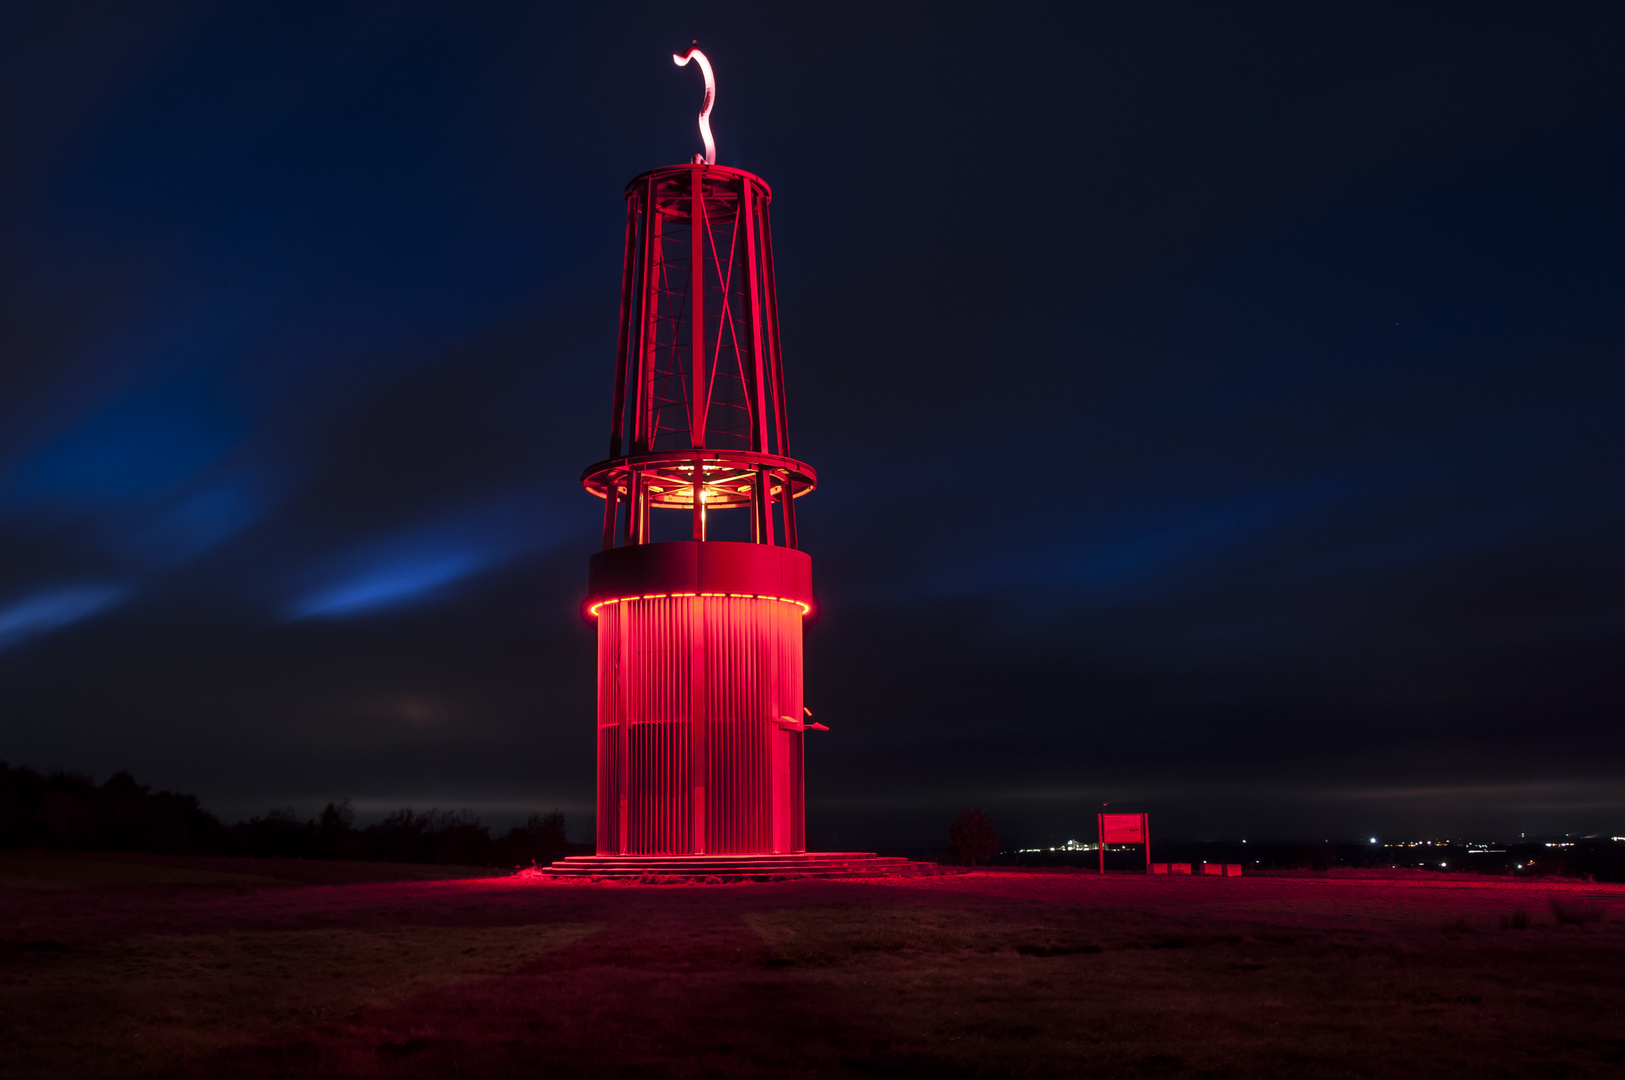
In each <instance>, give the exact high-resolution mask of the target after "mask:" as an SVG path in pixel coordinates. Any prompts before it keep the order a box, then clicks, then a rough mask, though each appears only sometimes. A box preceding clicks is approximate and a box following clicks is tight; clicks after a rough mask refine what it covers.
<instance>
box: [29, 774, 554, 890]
mask: <svg viewBox="0 0 1625 1080" xmlns="http://www.w3.org/2000/svg"><path fill="white" fill-rule="evenodd" d="M0 847H5V848H56V849H67V850H78V851H132V852H146V853H152V854H163V855H248V856H256V857H281V858H290V859H361V860H368V861H376V862H423V863H456V864H459V865H463V866H528V865H530V864H532V863H536V864H538V865H546V864H547V863H550V862H552V861H554V860H555V859H559V858H562V857H563V856H565V855H567V854H570V853H571V852H572V851H573V850H574V847H573V846H572V845H571V844H570V842H569V841H568V840H567V839H566V838H565V834H564V814H562V813H561V812H559V811H557V810H555V811H553V812H552V813H551V814H532V815H531V817H530V819H529V820H528V821H526V822H525V824H523V825H518V826H515V827H514V828H512V829H510V830H509V831H508V833H507V834H506V835H504V836H501V837H492V835H491V831H490V829H489V828H488V827H486V826H484V825H482V824H480V820H479V818H477V817H474V816H473V815H470V814H466V813H445V812H442V811H439V810H431V811H429V812H428V813H425V814H417V813H413V812H412V811H411V810H398V811H396V812H395V813H393V814H391V815H390V816H389V817H387V818H385V819H384V820H382V821H380V822H377V823H376V824H373V825H368V826H365V827H363V828H357V827H356V824H355V814H354V812H353V811H352V810H351V808H350V804H349V801H348V800H345V801H344V802H339V803H328V804H327V807H326V808H325V809H324V810H323V811H322V812H321V813H320V814H319V815H317V816H316V817H313V818H310V819H308V820H305V821H301V820H299V818H298V816H297V815H296V814H295V813H294V812H293V811H292V810H272V811H270V812H269V813H267V814H265V815H264V816H263V817H256V818H250V819H249V820H247V821H242V822H238V823H237V824H235V825H226V824H223V823H222V822H221V821H220V819H219V818H217V817H215V816H214V815H213V814H211V813H209V812H208V811H207V810H205V809H203V807H202V805H201V804H199V802H198V800H197V797H196V796H193V795H177V794H175V793H174V792H171V791H157V792H155V791H153V790H152V789H151V788H150V787H148V786H147V785H145V784H138V783H136V782H135V777H133V776H131V775H130V774H129V773H127V772H120V773H116V774H114V775H113V776H111V777H109V778H108V780H107V781H106V782H105V783H103V784H101V785H100V786H98V785H97V784H96V783H95V781H93V780H92V779H91V778H90V777H88V776H80V775H77V774H74V773H63V772H59V773H51V774H49V775H42V774H40V773H38V772H35V771H34V770H33V769H28V768H15V769H14V768H12V767H10V766H9V765H7V764H6V763H5V762H3V761H0Z"/></svg>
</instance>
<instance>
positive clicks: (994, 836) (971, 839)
mask: <svg viewBox="0 0 1625 1080" xmlns="http://www.w3.org/2000/svg"><path fill="white" fill-rule="evenodd" d="M998 853H999V833H998V830H997V829H995V828H994V827H993V821H992V819H991V818H989V817H988V816H987V814H986V813H984V812H983V811H982V810H981V809H980V808H978V809H973V810H966V811H964V812H962V813H961V814H960V815H959V820H957V821H955V822H954V823H953V827H952V828H950V829H949V830H948V855H949V857H950V858H952V859H953V861H954V862H956V863H959V864H960V865H961V866H977V865H979V864H981V863H986V862H991V861H992V860H993V858H994V856H996V855H998Z"/></svg>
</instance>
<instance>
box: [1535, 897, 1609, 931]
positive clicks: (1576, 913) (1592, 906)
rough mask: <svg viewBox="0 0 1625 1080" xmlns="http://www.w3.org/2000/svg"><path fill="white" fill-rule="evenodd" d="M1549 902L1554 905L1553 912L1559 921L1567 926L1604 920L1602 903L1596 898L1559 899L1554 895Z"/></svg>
mask: <svg viewBox="0 0 1625 1080" xmlns="http://www.w3.org/2000/svg"><path fill="white" fill-rule="evenodd" d="M1547 902H1548V903H1550V904H1551V905H1552V914H1553V915H1554V916H1555V917H1556V918H1557V921H1558V922H1560V923H1563V924H1564V925H1565V926H1584V925H1585V924H1586V923H1594V922H1601V921H1602V905H1601V904H1599V903H1597V902H1596V901H1595V900H1559V899H1558V898H1557V897H1555V896H1553V897H1549V898H1548V900H1547Z"/></svg>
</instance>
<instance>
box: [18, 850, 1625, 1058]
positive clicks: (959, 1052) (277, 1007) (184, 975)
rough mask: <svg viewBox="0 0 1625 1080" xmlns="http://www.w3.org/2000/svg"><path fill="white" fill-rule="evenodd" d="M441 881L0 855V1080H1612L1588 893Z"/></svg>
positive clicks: (406, 875)
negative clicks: (137, 1079) (712, 1079)
mask: <svg viewBox="0 0 1625 1080" xmlns="http://www.w3.org/2000/svg"><path fill="white" fill-rule="evenodd" d="M470 873H476V874H477V873H484V872H480V871H468V870H466V869H465V870H461V871H459V869H458V868H455V867H452V868H447V867H421V866H386V865H380V864H352V863H342V862H298V861H280V860H248V859H234V860H207V859H188V858H180V857H171V858H164V857H155V856H92V855H60V854H56V855H45V854H40V855H26V854H9V855H5V856H0V1076H6V1077H24V1076H69V1077H71V1076H187V1077H194V1076H195V1077H218V1076H233V1077H237V1076H247V1077H259V1076H358V1077H360V1076H368V1077H371V1076H411V1077H420V1076H421V1077H431V1076H433V1077H439V1076H445V1077H487V1076H497V1077H502V1076H583V1075H585V1076H631V1075H660V1076H722V1077H733V1076H775V1077H777V1076H825V1075H837V1076H845V1075H852V1076H875V1075H880V1076H932V1077H958V1076H1027V1075H1032V1076H1114V1077H1115V1076H1122V1077H1142V1076H1205V1077H1248V1076H1291V1077H1344V1076H1400V1075H1403V1076H1407V1077H1433V1076H1468V1075H1471V1076H1474V1077H1495V1076H1535V1075H1539V1076H1542V1077H1562V1076H1618V1075H1621V1073H1622V1071H1625V1024H1622V1023H1621V1019H1620V1018H1621V1017H1622V1016H1625V964H1622V960H1625V921H1622V920H1625V887H1621V886H1612V885H1592V884H1581V883H1575V882H1554V881H1551V880H1544V881H1508V880H1504V879H1494V878H1486V877H1481V876H1476V875H1454V874H1430V875H1423V874H1406V873H1403V872H1400V873H1395V872H1386V873H1381V874H1379V873H1375V872H1373V873H1365V874H1362V873H1358V872H1342V873H1338V872H1334V873H1333V874H1330V875H1320V876H1314V875H1303V876H1257V877H1244V878H1240V879H1213V878H1195V879H1189V878H1187V879H1179V878H1172V879H1170V878H1162V877H1158V878H1146V877H1143V876H1134V875H1127V874H1125V875H1108V876H1107V877H1105V878H1104V879H1102V878H1099V877H1095V876H1093V875H1089V874H1083V873H1078V872H1067V871H1056V872H1043V871H1030V870H1029V871H1002V870H1001V871H995V872H975V873H968V874H964V875H955V876H946V877H938V878H926V879H915V880H881V881H801V882H781V883H772V884H744V885H725V886H663V887H654V886H624V885H610V884H597V885H594V884H569V885H566V884H558V883H552V882H547V881H543V880H539V879H537V878H535V877H534V876H519V877H495V878H493V877H468V876H463V875H467V874H470ZM447 875H457V876H455V877H450V878H448V877H447ZM1559 915H1561V916H1563V917H1564V918H1566V919H1568V920H1571V921H1568V922H1564V921H1562V920H1560V919H1559V917H1558V916H1559ZM1522 924H1526V925H1522Z"/></svg>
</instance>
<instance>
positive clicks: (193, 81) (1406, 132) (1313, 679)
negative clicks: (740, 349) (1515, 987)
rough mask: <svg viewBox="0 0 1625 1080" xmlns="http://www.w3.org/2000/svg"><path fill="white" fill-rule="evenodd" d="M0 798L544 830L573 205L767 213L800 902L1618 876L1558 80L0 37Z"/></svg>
mask: <svg viewBox="0 0 1625 1080" xmlns="http://www.w3.org/2000/svg"><path fill="white" fill-rule="evenodd" d="M0 20H3V22H4V25H3V26H0V102H3V105H0V138H3V139H4V140H5V146H6V162H7V164H6V167H5V168H4V169H0V756H3V757H5V758H7V759H10V760H14V761H18V762H26V763H30V764H35V765H40V766H56V765H60V766H66V767H70V768H75V769H81V770H91V771H95V772H97V773H98V774H105V773H108V772H111V771H112V770H114V769H120V768H129V769H133V770H134V771H136V773H137V774H138V775H139V776H140V777H141V778H142V779H143V780H144V781H147V782H153V783H157V784H159V785H162V786H168V787H173V788H177V789H181V790H187V791H196V792H198V793H199V794H200V795H201V796H202V797H203V798H204V799H205V801H206V802H207V803H208V804H209V805H210V806H212V807H215V808H217V809H219V810H221V811H222V812H224V813H226V814H227V815H228V816H229V815H232V814H237V813H248V812H258V811H260V810H263V809H264V808H266V807H268V806H272V805H283V804H287V803H290V802H292V803H295V804H298V805H300V806H301V807H304V808H309V807H310V806H312V805H313V804H317V803H320V802H322V801H325V800H327V799H329V798H334V797H343V796H351V797H353V798H355V799H356V802H357V805H358V806H360V807H362V808H363V810H367V809H368V808H369V807H370V808H372V809H374V810H379V811H381V810H383V809H385V808H389V807H392V806H393V805H396V804H399V803H403V802H409V803H412V804H414V805H417V806H419V807H420V808H421V807H426V806H428V805H434V804H438V805H441V806H447V807H456V806H471V807H475V808H477V809H480V810H481V811H482V812H485V813H488V814H491V815H493V816H496V817H500V816H502V815H509V814H513V815H517V814H521V813H525V812H529V811H530V810H532V809H543V810H545V809H548V808H551V807H552V806H554V805H559V806H563V807H565V808H567V809H569V810H571V811H572V812H573V813H575V814H577V815H578V819H579V817H580V816H581V815H585V814H586V813H588V812H589V810H590V797H591V790H590V784H591V775H592V773H591V753H592V748H591V723H592V721H591V715H592V692H593V684H592V675H591V672H592V667H593V651H592V640H591V630H590V628H588V627H586V626H584V625H583V624H582V623H581V622H580V621H579V614H578V611H577V606H576V605H577V601H578V599H579V597H580V595H581V591H582V578H583V575H584V562H585V557H586V556H587V554H589V553H590V552H591V551H592V550H593V549H594V547H595V546H596V533H597V520H596V518H597V510H596V507H595V505H594V503H593V501H592V500H590V499H589V498H588V497H587V496H585V495H584V494H583V493H581V491H580V489H579V487H578V486H577V483H576V476H577V474H578V471H579V469H580V467H581V466H582V465H584V464H585V463H587V462H589V461H591V460H594V459H595V458H596V457H597V456H599V454H600V453H601V447H602V444H603V439H604V434H605V429H606V427H607V420H608V416H607V414H608V406H609V401H608V384H609V382H610V376H611V371H610V367H609V365H610V363H611V355H612V351H613V345H614V332H615V317H616V309H615V305H616V299H617V295H618V291H617V282H618V273H619V265H618V259H619V257H620V245H621V236H620V230H621V225H622V220H621V215H622V209H621V186H622V184H624V182H625V181H626V180H627V179H628V178H630V177H631V176H632V175H634V174H636V173H638V172H640V171H642V170H644V169H646V168H649V167H652V166H655V165H659V164H665V163H669V162H673V161H677V160H681V159H683V158H685V157H686V156H687V155H688V154H690V153H691V152H692V151H693V149H694V147H693V145H692V144H693V143H694V142H695V133H694V131H693V113H694V110H695V108H696V106H697V95H696V94H695V93H694V90H695V83H694V79H693V78H692V77H691V76H692V73H682V72H674V70H673V69H672V68H671V65H670V63H669V61H668V60H667V59H666V57H667V54H668V53H669V52H670V51H671V50H672V49H673V48H676V47H680V46H681V45H683V44H684V43H686V42H687V41H689V40H690V39H693V38H696V37H697V38H699V40H700V41H701V43H702V44H703V45H704V46H705V47H706V48H707V49H708V51H709V52H710V54H711V56H712V58H713V60H714V61H715V63H716V65H717V70H718V79H719V98H718V106H717V111H716V113H715V117H714V127H715V129H716V132H717V138H718V142H719V149H720V159H721V160H722V161H723V163H725V164H735V165H739V166H742V167H746V168H750V169H752V170H754V171H757V172H759V173H761V174H762V175H763V176H765V177H766V178H767V179H768V181H769V182H770V183H771V184H772V185H773V187H774V192H775V203H774V224H775V240H776V243H777V252H778V257H779V260H780V264H779V267H778V270H779V285H780V293H781V298H782V304H783V321H784V332H785V341H786V350H787V354H788V359H789V372H788V378H789V385H790V390H791V411H792V416H793V418H794V449H795V451H796V453H797V456H800V457H803V458H805V459H806V460H808V461H809V462H811V463H812V464H813V465H814V466H815V467H817V469H818V470H819V474H820V480H821V488H820V490H819V492H818V493H817V494H815V495H814V496H813V497H812V499H811V500H809V501H808V502H807V503H805V504H804V510H803V512H802V514H801V515H800V517H801V526H802V531H803V539H804V544H805V546H806V547H808V548H809V550H811V552H812V553H813V555H814V559H815V562H816V564H817V568H818V575H819V583H820V584H819V588H820V594H821V607H822V610H821V614H820V618H819V621H818V622H817V624H816V625H814V626H813V627H811V629H810V630H809V639H808V640H809V685H808V699H809V701H810V703H812V705H813V707H814V708H815V709H816V710H817V711H818V715H819V718H820V719H823V720H826V721H827V722H828V723H829V724H830V726H831V727H832V728H833V729H834V730H833V731H832V732H831V733H830V734H828V735H820V736H818V737H817V741H816V742H815V743H814V745H813V747H812V749H811V751H810V753H811V759H810V760H811V765H810V768H811V775H810V784H809V791H810V793H811V803H812V815H811V822H812V824H811V833H810V835H811V839H812V840H813V842H814V843H815V844H835V843H839V844H844V845H852V844H862V843H880V842H887V843H932V842H937V841H939V840H940V839H941V835H942V833H943V831H944V830H945V828H946V826H947V823H948V822H949V821H950V820H951V819H952V817H953V815H954V814H955V813H956V812H957V811H958V810H959V809H960V808H962V807H963V806H964V805H968V804H972V803H981V804H983V805H986V806H987V807H988V808H989V809H990V810H992V811H993V812H994V814H995V818H996V820H998V821H999V823H1000V825H1001V829H1002V830H1003V831H1005V832H1006V833H1007V834H1009V835H1012V836H1016V837H1024V836H1030V837H1031V838H1032V839H1033V840H1040V839H1044V838H1046V837H1050V838H1064V835H1066V834H1069V833H1081V832H1084V831H1086V830H1087V828H1088V815H1089V814H1091V813H1093V810H1094V808H1096V807H1097V806H1098V804H1099V803H1101V802H1103V801H1107V800H1114V801H1121V802H1123V803H1124V805H1127V804H1128V803H1130V802H1132V803H1134V804H1135V805H1136V806H1143V807H1145V808H1148V809H1151V810H1152V811H1153V812H1154V813H1156V814H1157V815H1158V817H1159V820H1160V821H1162V822H1164V825H1163V826H1162V828H1163V830H1164V834H1165V835H1172V834H1186V835H1192V836H1208V835H1211V836H1221V835H1241V834H1255V833H1256V834H1268V833H1274V834H1278V835H1279V834H1292V835H1308V834H1314V833H1319V832H1321V831H1326V832H1328V833H1334V834H1337V835H1365V834H1366V833H1367V832H1368V831H1369V830H1373V829H1382V830H1399V831H1411V830H1416V831H1448V830H1468V829H1479V830H1524V829H1527V830H1530V831H1538V830H1543V829H1573V830H1590V829H1603V828H1608V829H1612V830H1615V831H1617V830H1618V828H1619V823H1620V820H1621V816H1622V814H1625V745H1621V742H1620V736H1619V734H1618V733H1619V731H1620V725H1619V718H1620V716H1621V714H1622V710H1625V680H1622V677H1621V671H1620V665H1619V661H1618V657H1619V656H1620V655H1621V646H1622V645H1625V557H1622V556H1621V554H1620V553H1621V551H1625V545H1622V543H1621V540H1622V536H1621V527H1622V525H1625V498H1622V496H1625V488H1622V485H1621V481H1620V475H1621V465H1622V464H1625V460H1622V459H1625V445H1622V441H1621V437H1620V435H1619V433H1618V432H1619V423H1618V419H1617V416H1618V413H1619V408H1620V402H1621V400H1622V391H1625V367H1622V366H1621V364H1620V362H1619V358H1620V355H1621V343H1622V342H1625V332H1622V331H1625V327H1622V321H1625V314H1622V312H1625V309H1622V307H1621V305H1620V303H1619V299H1618V298H1619V296H1620V295H1621V284H1622V281H1621V272H1620V270H1619V267H1618V259H1617V254H1616V253H1617V252H1618V251H1619V250H1620V249H1621V246H1622V244H1621V242H1622V241H1625V215H1622V213H1621V210H1620V207H1619V200H1618V191H1619V190H1620V187H1621V181H1622V179H1625V177H1622V175H1621V174H1622V171H1625V170H1622V168H1621V166H1622V151H1621V149H1620V147H1621V146H1622V145H1625V141H1622V139H1621V136H1622V134H1625V131H1622V130H1621V129H1622V127H1625V121H1622V117H1625V108H1622V106H1625V74H1622V72H1621V68H1620V66H1619V64H1618V59H1617V55H1616V52H1617V50H1616V49H1615V48H1614V44H1613V43H1614V42H1617V40H1618V38H1619V33H1620V31H1621V29H1622V26H1621V25H1620V24H1621V17H1620V15H1619V14H1618V13H1617V12H1615V11H1614V10H1613V9H1612V8H1609V7H1606V6H1595V7H1587V6H1583V5H1582V6H1575V7H1570V8H1566V9H1563V10H1561V11H1558V10H1548V9H1515V8H1480V9H1474V10H1472V11H1459V10H1445V9H1440V10H1437V11H1431V10H1429V11H1423V10H1417V9H1416V8H1414V6H1405V5H1400V6H1394V7H1390V8H1370V7H1366V8H1361V9H1359V10H1358V11H1354V10H1350V11H1345V12H1330V11H1322V10H1310V9H1305V8H1302V7H1294V6H1284V7H1281V8H1278V9H1274V10H1270V9H1249V10H1247V11H1244V12H1242V11H1235V10H1227V9H1222V8H1214V7H1211V6H1208V5H1190V6H1186V7H1173V8H1161V9H1157V10H1155V11H1152V10H1149V9H1125V10H1123V11H1107V10H1106V9H1098V10H1094V9H1084V10H1071V9H1062V8H1055V9H1050V10H1032V11H1027V12H1023V13H1016V14H1007V13H995V12H991V11H988V10H985V9H970V8H965V9H953V8H943V7H941V6H938V7H935V8H932V9H930V10H929V12H926V11H924V9H921V10H916V11H907V10H903V9H895V10H894V9H886V8H875V7H872V6H871V7H853V8H849V9H838V8H832V7H830V6H828V5H821V6H818V7H815V8H808V9H805V10H800V11H796V10H791V9H765V8H761V7H759V6H757V7H750V6H738V7H731V8H719V9H716V10H712V11H707V12H704V13H701V14H698V15H695V14H690V13H684V14H674V13H672V12H670V11H667V10H665V9H662V8H652V7H646V8H643V9H639V10H637V11H626V12H613V13H612V12H608V11H606V12H604V13H599V12H597V11H596V10H594V9H582V10H580V11H577V12H574V13H570V14H566V15H560V14H558V13H555V12H552V11H549V10H547V9H545V8H540V7H535V6H533V5H510V6H503V5H495V6H487V7H483V8H480V9H479V10H477V11H473V10H467V9H464V8H460V7H457V6H455V5H433V4H425V5H408V6H399V5H397V6H386V7H368V6H344V5H340V6H337V7H334V6H332V5H327V6H314V7H308V8H300V7H292V8H290V7H286V6H284V7H278V8H274V9H272V8H264V9H254V8H241V7H231V8H220V7H217V6H206V5H205V6H193V5H186V4H180V5H174V6H172V7H168V8H159V7H153V6H150V5H149V6H146V7H144V8H142V9H140V10H139V11H136V10H135V9H131V8H129V7H127V6H121V5H112V6H108V7H105V8H85V7H76V8H74V9H71V10H69V9H63V10H60V11H58V10H55V9H49V8H39V9H33V10H23V9H18V10H14V11H10V12H7V13H6V14H5V15H3V16H0Z"/></svg>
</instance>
